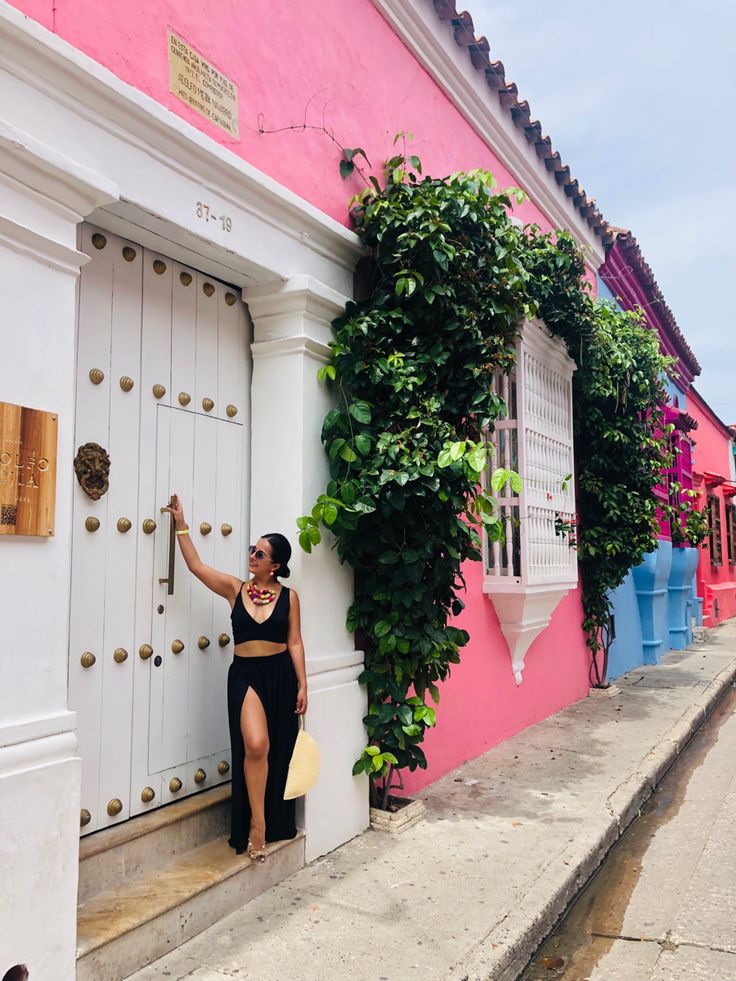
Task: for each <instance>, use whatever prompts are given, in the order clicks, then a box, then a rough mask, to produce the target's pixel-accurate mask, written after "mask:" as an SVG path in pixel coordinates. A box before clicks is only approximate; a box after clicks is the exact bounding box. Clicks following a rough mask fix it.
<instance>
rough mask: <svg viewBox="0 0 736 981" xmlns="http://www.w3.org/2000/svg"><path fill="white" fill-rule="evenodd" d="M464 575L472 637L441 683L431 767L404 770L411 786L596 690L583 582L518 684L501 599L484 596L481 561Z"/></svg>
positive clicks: (464, 621) (464, 623)
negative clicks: (501, 622) (584, 626)
mask: <svg viewBox="0 0 736 981" xmlns="http://www.w3.org/2000/svg"><path fill="white" fill-rule="evenodd" d="M464 574H465V578H466V582H467V584H468V592H467V594H466V596H465V602H466V608H465V610H463V613H462V615H461V616H460V617H458V618H457V620H456V621H454V622H455V623H456V625H457V626H459V627H463V628H465V629H466V630H467V631H468V633H469V634H470V642H469V643H468V645H467V646H466V647H464V648H463V650H462V653H461V661H460V663H459V664H457V665H453V668H452V675H451V677H450V680H449V681H448V682H446V683H445V684H444V685H443V686H442V688H441V693H440V704H439V705H438V706H437V707H436V708H437V726H436V727H435V728H434V729H432V730H430V731H429V732H428V733H427V736H426V738H425V740H424V743H423V749H424V751H425V753H426V754H427V760H428V764H429V765H428V767H427V769H426V770H416V771H415V772H414V773H413V774H412V773H404V775H403V777H404V784H405V786H406V788H407V790H408V791H410V792H413V791H415V790H420V789H421V788H422V787H425V786H426V785H427V784H428V783H431V782H432V781H433V780H437V779H438V778H439V777H441V776H443V775H444V774H445V773H448V772H449V771H450V770H452V769H454V768H455V767H456V766H459V765H460V764H461V763H464V762H465V761H466V760H470V759H472V758H473V757H475V756H478V755H479V754H480V753H483V752H485V751H486V750H488V749H491V748H492V747H493V746H495V745H497V744H498V743H500V742H502V741H503V740H504V739H508V738H509V737H510V736H513V735H514V733H516V732H520V731H521V730H522V729H525V728H526V727H527V726H530V725H533V724H534V723H535V722H540V721H541V720H542V719H545V718H547V716H549V715H552V714H553V713H555V712H559V711H560V710H561V709H563V708H565V706H567V705H570V704H571V703H572V702H575V701H577V700H578V699H580V698H584V697H585V696H586V695H587V693H588V687H589V679H588V671H589V668H590V654H589V652H588V649H587V648H586V646H585V640H584V638H583V633H582V631H581V629H580V623H581V621H582V618H583V611H582V606H581V603H580V588H579V587H578V588H576V589H574V590H572V591H571V592H570V593H568V595H567V596H566V597H565V598H564V599H563V600H562V601H561V603H560V605H559V606H558V607H557V609H556V610H555V612H554V614H553V615H552V621H551V623H550V625H549V626H548V627H547V629H546V630H545V631H544V632H543V633H542V634H541V635H540V636H539V637H538V638H537V639H536V641H535V642H534V643H533V644H532V646H531V648H530V649H529V651H528V653H527V655H526V658H525V664H526V667H525V669H524V674H523V680H522V683H521V685H519V686H518V687H517V685H516V682H515V681H514V675H513V673H512V671H511V657H510V655H509V650H508V646H507V644H506V641H505V639H504V637H503V634H502V633H501V630H500V628H499V626H498V618H497V616H496V613H495V610H494V609H493V604H492V603H491V601H490V600H489V599H488V597H487V596H484V595H483V568H482V565H481V563H479V562H473V563H467V565H466V566H465V569H464ZM430 704H432V703H431V702H430Z"/></svg>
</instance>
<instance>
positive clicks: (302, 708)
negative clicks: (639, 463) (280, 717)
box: [296, 685, 307, 715]
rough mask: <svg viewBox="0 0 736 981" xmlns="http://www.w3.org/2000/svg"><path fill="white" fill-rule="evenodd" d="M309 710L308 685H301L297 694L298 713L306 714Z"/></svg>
mask: <svg viewBox="0 0 736 981" xmlns="http://www.w3.org/2000/svg"><path fill="white" fill-rule="evenodd" d="M306 711H307V686H306V685H300V686H299V691H298V692H297V694H296V714H297V715H304V713H305V712H306Z"/></svg>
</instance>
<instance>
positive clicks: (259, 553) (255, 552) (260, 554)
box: [248, 545, 271, 562]
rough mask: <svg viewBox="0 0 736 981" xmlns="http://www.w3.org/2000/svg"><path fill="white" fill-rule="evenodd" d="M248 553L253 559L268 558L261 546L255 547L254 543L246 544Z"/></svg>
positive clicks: (259, 560)
mask: <svg viewBox="0 0 736 981" xmlns="http://www.w3.org/2000/svg"><path fill="white" fill-rule="evenodd" d="M248 555H252V556H253V558H254V559H257V561H258V562H261V561H262V560H263V559H270V558H271V556H270V555H266V553H265V552H264V551H263V549H262V548H256V547H255V545H249V546H248Z"/></svg>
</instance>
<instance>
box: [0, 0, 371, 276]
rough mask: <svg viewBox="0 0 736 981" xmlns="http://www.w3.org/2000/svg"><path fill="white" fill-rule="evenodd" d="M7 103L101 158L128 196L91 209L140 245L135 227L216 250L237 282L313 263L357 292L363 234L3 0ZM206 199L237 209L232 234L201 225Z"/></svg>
mask: <svg viewBox="0 0 736 981" xmlns="http://www.w3.org/2000/svg"><path fill="white" fill-rule="evenodd" d="M21 91H22V93H23V99H22V100H19V98H18V93H19V92H21ZM21 103H22V104H21ZM0 105H2V113H3V116H4V117H5V119H6V122H7V124H8V125H9V126H15V127H16V128H18V129H24V130H25V131H26V132H27V133H29V135H30V136H31V137H32V138H33V139H36V140H38V141H39V142H46V141H48V142H49V143H50V144H51V145H53V146H54V147H55V149H56V152H57V153H59V154H60V155H62V156H68V157H69V158H71V159H73V160H75V161H78V165H79V167H80V168H84V167H88V168H91V163H92V161H94V162H95V165H94V167H93V168H91V169H98V170H102V171H103V172H104V173H105V174H106V175H107V178H108V179H109V180H110V181H111V182H112V183H113V184H116V185H118V186H119V190H120V201H119V202H118V203H112V204H108V205H106V206H105V207H104V210H103V212H101V213H99V212H98V211H94V212H93V213H92V215H91V217H92V220H94V221H95V222H96V223H97V224H100V225H102V226H103V227H107V226H106V221H105V217H104V216H105V215H106V214H109V215H111V216H112V220H113V221H115V222H116V225H115V227H112V228H111V230H113V231H116V232H118V233H120V234H124V235H128V236H129V237H131V238H133V239H134V240H137V241H139V242H141V244H143V245H150V244H151V243H150V241H144V240H143V236H142V235H141V234H140V231H136V230H135V229H136V228H139V229H145V230H146V231H147V232H148V233H149V234H158V235H160V236H162V237H163V238H164V239H168V240H170V241H171V242H176V243H178V244H179V245H182V244H183V245H185V246H186V247H187V248H189V249H190V250H191V251H192V252H193V253H194V254H197V255H199V254H201V255H202V256H203V257H204V258H205V259H207V258H209V257H211V256H212V255H213V254H217V255H219V256H220V258H221V260H223V261H224V264H225V265H228V264H231V265H232V267H233V275H232V276H230V277H229V278H230V279H231V280H232V281H233V282H236V284H237V285H241V286H245V285H247V284H248V282H251V283H252V282H254V281H255V282H267V281H268V280H269V279H270V280H273V279H275V278H276V279H277V278H282V279H286V278H288V277H289V276H291V275H293V274H295V273H304V272H307V273H310V274H312V275H315V276H316V277H317V278H320V279H322V280H323V281H324V282H326V283H328V284H329V285H332V286H335V287H337V288H339V289H343V290H344V291H346V292H347V291H349V289H350V286H351V283H352V275H353V270H354V267H355V263H356V261H357V258H358V257H359V255H360V254H361V251H362V248H361V245H360V243H359V240H358V238H357V236H356V235H355V234H353V233H352V232H351V231H349V230H348V229H347V228H345V227H344V226H343V225H341V224H340V223H339V222H337V221H335V220H334V219H333V218H330V217H329V216H328V215H326V214H324V213H323V212H321V211H320V210H319V209H318V208H316V207H314V206H313V205H311V204H309V202H307V201H305V200H304V199H302V198H300V197H299V196H298V195H297V194H294V193H293V192H292V191H289V190H288V189H287V188H285V187H283V186H281V185H280V184H279V183H278V182H277V181H275V180H273V179H272V178H271V177H269V176H268V175H266V174H264V173H262V172H261V171H259V170H257V169H256V168H255V167H253V166H252V165H250V164H248V163H247V162H245V161H244V160H242V159H241V158H239V157H237V156H236V155H235V154H233V153H232V152H231V151H229V150H228V149H226V148H225V147H222V146H220V144H218V143H217V142H216V141H214V140H213V139H211V138H210V137H208V136H205V135H204V134H202V133H200V132H199V130H197V129H196V128H195V127H193V126H191V125H189V124H188V123H186V122H185V121H184V120H182V119H180V118H179V117H178V116H176V115H175V114H174V113H172V112H170V111H169V110H167V109H166V108H165V107H163V106H161V105H160V104H159V103H157V102H156V101H155V100H154V99H152V98H150V97H149V96H146V95H144V94H143V93H141V92H139V91H138V90H136V89H135V88H133V87H132V86H130V85H127V84H126V83H124V82H122V81H121V80H120V79H119V78H117V77H116V76H115V75H113V73H112V72H110V71H108V70H107V69H105V68H103V67H102V66H101V65H99V64H98V63H97V62H95V61H94V60H93V59H92V58H90V57H89V56H87V55H85V54H83V53H82V52H80V51H78V50H77V49H76V48H74V47H73V46H72V45H70V44H68V43H67V42H66V41H64V40H62V39H61V38H59V37H57V36H56V35H54V34H52V33H51V32H49V31H48V30H46V29H45V28H43V27H41V26H40V25H38V24H36V23H35V22H34V21H32V20H30V19H29V18H27V17H24V16H23V15H22V14H21V13H20V12H19V11H17V10H16V9H15V8H13V7H11V6H9V5H8V4H7V3H5V2H0ZM198 200H205V201H208V202H209V203H211V204H212V206H213V208H217V209H218V211H217V213H218V214H221V213H227V214H229V215H230V217H231V218H232V232H231V233H227V232H225V231H224V230H222V229H221V228H220V227H219V225H218V224H217V223H212V222H210V223H208V224H204V225H203V223H202V220H201V219H198V218H197V216H196V214H195V206H196V202H197V201H198ZM174 229H175V231H174ZM162 251H164V252H168V254H171V248H169V249H166V248H163V249H162ZM173 257H174V258H179V255H174V256H173ZM197 264H198V265H199V266H200V268H201V266H202V263H201V262H198V263H197ZM236 273H239V278H238V277H237V275H236Z"/></svg>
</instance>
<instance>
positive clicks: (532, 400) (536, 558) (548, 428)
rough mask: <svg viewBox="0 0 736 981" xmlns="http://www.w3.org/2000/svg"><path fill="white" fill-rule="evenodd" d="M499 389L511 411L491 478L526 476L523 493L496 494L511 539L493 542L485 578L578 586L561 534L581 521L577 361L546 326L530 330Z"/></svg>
mask: <svg viewBox="0 0 736 981" xmlns="http://www.w3.org/2000/svg"><path fill="white" fill-rule="evenodd" d="M550 342H551V343H550ZM560 343H561V342H560ZM550 347H551V350H550ZM551 355H554V357H551ZM493 390H494V392H495V393H496V394H497V395H499V396H501V398H502V399H503V400H504V402H505V404H506V406H507V410H508V411H507V412H506V413H505V414H504V415H503V416H502V417H501V418H500V419H498V420H497V421H496V424H495V432H494V433H493V434H492V435H491V437H490V438H491V441H492V443H493V444H494V447H495V456H494V457H493V459H492V461H491V464H490V466H489V468H488V479H490V474H491V472H492V471H493V469H495V468H496V467H505V468H506V469H510V470H517V471H518V472H519V474H520V475H521V478H522V487H521V492H520V493H519V494H515V493H514V492H513V491H512V489H511V486H510V484H509V483H508V482H507V483H506V485H505V486H504V487H503V488H502V490H501V493H500V494H498V495H494V498H495V501H496V505H497V508H498V515H499V517H500V518H501V520H502V523H503V528H504V540H503V541H502V542H486V556H485V557H486V577H487V579H503V580H506V581H507V582H512V581H513V582H516V583H517V584H526V585H535V584H541V583H547V582H556V583H568V582H570V583H576V582H577V557H576V553H575V551H574V549H572V548H571V547H570V538H569V535H568V534H567V533H561V532H560V530H559V528H560V525H564V526H567V527H568V528H569V527H570V526H571V524H572V523H573V522H574V519H575V494H574V481H573V478H572V474H573V467H574V460H573V445H572V438H573V436H572V362H571V361H570V358H569V357H568V356H567V353H566V352H565V351H564V350H561V349H560V347H559V346H558V344H557V343H555V342H554V341H553V339H552V338H550V337H549V336H546V331H545V330H544V328H542V327H541V326H539V325H537V324H527V325H526V326H525V329H524V332H523V334H522V339H521V341H520V343H519V345H518V349H517V366H516V368H515V369H514V370H513V371H512V372H511V374H510V375H506V374H503V373H501V372H498V373H497V374H496V376H495V378H494V380H493ZM573 535H574V532H573Z"/></svg>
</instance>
